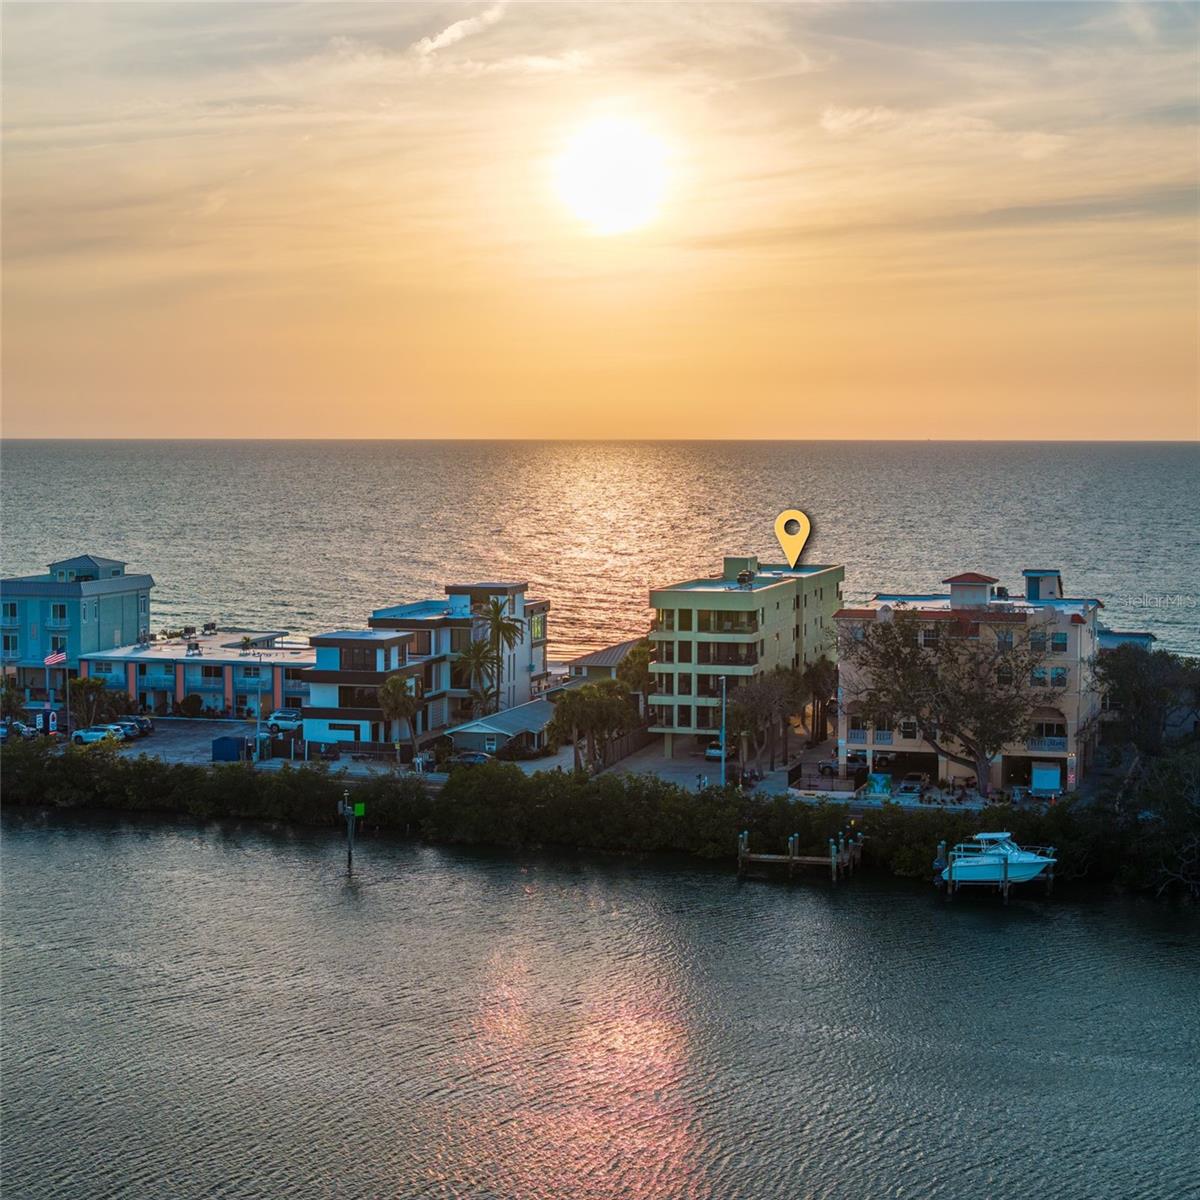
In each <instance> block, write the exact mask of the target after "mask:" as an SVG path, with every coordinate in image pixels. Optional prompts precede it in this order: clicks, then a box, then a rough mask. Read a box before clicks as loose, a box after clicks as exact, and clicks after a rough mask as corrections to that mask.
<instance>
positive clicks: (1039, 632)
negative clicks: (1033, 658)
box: [1029, 629, 1046, 654]
mask: <svg viewBox="0 0 1200 1200" xmlns="http://www.w3.org/2000/svg"><path fill="white" fill-rule="evenodd" d="M1029 648H1030V649H1031V650H1035V651H1037V653H1038V654H1044V653H1045V650H1046V631H1045V630H1044V629H1035V630H1033V632H1032V633H1030V635H1029Z"/></svg>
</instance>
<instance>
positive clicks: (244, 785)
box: [0, 741, 1200, 899]
mask: <svg viewBox="0 0 1200 1200" xmlns="http://www.w3.org/2000/svg"><path fill="white" fill-rule="evenodd" d="M0 769H2V770H3V780H4V790H5V796H6V799H7V800H8V801H9V802H10V803H12V802H18V803H22V804H31V805H45V806H51V807H61V808H82V809H98V810H116V811H122V812H164V813H180V814H185V815H188V816H192V817H197V818H217V817H233V818H243V819H254V820H265V821H287V822H294V823H298V824H307V825H319V826H335V825H336V824H337V822H338V817H337V802H338V800H339V799H340V798H341V795H342V791H343V790H344V789H345V788H346V787H347V786H353V789H354V799H355V801H356V802H364V803H365V804H366V806H367V809H366V812H367V816H366V823H367V825H368V827H370V828H373V829H381V830H394V831H396V832H398V833H401V834H405V833H408V834H411V835H413V836H420V837H422V838H425V839H427V840H429V841H434V842H444V843H457V844H470V845H474V844H489V845H496V846H507V847H533V846H563V847H569V848H571V849H580V850H591V851H603V852H619V853H626V852H632V853H642V852H681V853H685V854H691V855H696V856H699V857H701V858H708V859H728V858H732V856H733V854H734V852H735V845H736V839H737V834H738V832H739V831H740V830H742V829H748V830H750V833H751V842H752V845H753V846H754V847H755V848H756V849H761V850H766V849H775V850H778V851H782V850H783V847H784V845H785V844H786V841H787V838H788V836H789V835H790V834H792V833H798V834H799V835H800V840H801V844H802V846H803V847H804V848H805V850H806V852H808V853H821V852H823V851H824V848H825V846H826V845H827V843H828V839H829V838H830V837H831V836H833V835H835V834H836V833H837V832H838V830H840V829H846V828H849V827H850V818H849V815H848V812H847V810H846V808H845V807H844V806H841V805H835V804H825V805H820V806H815V807H814V806H808V805H800V804H796V803H794V802H792V801H790V800H788V799H787V798H786V797H782V796H759V795H755V794H752V793H751V794H746V795H743V794H742V793H740V792H739V791H737V790H736V789H734V788H728V789H725V790H724V791H722V790H721V789H718V788H709V789H707V790H705V791H703V792H701V793H696V792H690V791H687V790H685V789H683V788H680V787H678V786H676V785H674V784H670V783H666V782H664V781H662V780H660V779H657V778H654V777H652V776H634V775H608V774H605V775H600V776H597V777H595V778H590V779H589V778H587V777H586V776H585V775H583V774H582V773H577V774H564V773H561V772H542V773H539V774H536V775H533V776H527V775H525V774H523V773H522V772H521V770H520V769H519V768H517V767H515V766H513V765H512V764H509V763H494V764H488V765H486V766H481V767H472V768H468V769H464V770H461V771H456V772H455V773H454V774H452V775H451V776H450V779H449V782H447V783H446V785H445V786H444V788H443V789H442V790H441V792H439V793H432V792H430V791H428V790H427V788H426V787H425V785H424V784H423V782H422V781H421V779H420V778H419V777H415V776H400V777H384V778H379V779H373V780H370V781H364V782H355V783H353V784H351V783H350V781H349V780H347V779H345V778H344V777H343V776H341V775H339V774H336V773H333V772H330V771H329V770H328V769H327V768H325V767H324V766H305V767H301V768H298V769H293V768H291V767H287V766H285V767H284V768H283V770H281V771H269V772H268V771H255V770H254V769H253V768H252V767H249V766H245V765H242V764H229V765H217V766H214V767H212V768H207V767H202V766H192V765H180V764H167V763H163V762H160V761H159V760H157V759H153V758H149V757H147V756H145V755H143V756H140V757H136V758H135V757H132V756H128V755H123V754H120V753H117V752H116V751H115V750H113V749H112V748H110V747H107V746H104V745H96V746H89V747H82V748H75V747H71V748H67V749H66V750H65V751H58V750H53V749H51V748H50V747H49V745H48V744H47V743H44V742H38V741H35V742H23V741H17V742H13V743H11V744H9V745H6V746H5V747H4V749H3V751H2V752H0ZM855 828H856V829H857V830H860V831H861V832H863V833H864V834H865V836H866V854H865V859H864V861H865V863H866V865H867V866H868V867H869V868H871V869H874V870H879V871H884V872H888V873H890V874H893V875H898V876H904V877H910V878H918V879H920V878H926V877H927V876H928V875H929V873H930V867H931V862H932V859H933V855H934V852H935V849H936V846H937V843H938V841H939V840H941V839H945V840H946V841H947V842H951V843H953V842H955V841H960V840H963V839H964V838H967V837H970V836H971V835H972V834H974V833H975V832H976V831H977V830H979V829H984V828H1000V829H1011V830H1012V832H1013V834H1014V836H1015V837H1016V839H1017V841H1018V842H1025V843H1029V844H1038V845H1053V846H1056V847H1057V848H1058V857H1059V866H1058V869H1057V877H1058V879H1059V880H1067V881H1070V880H1081V881H1085V882H1087V883H1089V884H1102V885H1115V886H1118V887H1122V888H1129V889H1136V890H1146V891H1157V892H1166V893H1174V894H1185V895H1189V896H1191V897H1192V898H1194V899H1200V749H1198V748H1197V747H1196V746H1194V745H1193V746H1190V747H1187V748H1185V749H1182V750H1178V751H1176V752H1174V753H1172V754H1170V755H1167V756H1164V757H1163V758H1162V759H1160V760H1157V761H1156V763H1155V765H1154V768H1153V770H1152V771H1150V772H1148V773H1147V775H1146V776H1145V777H1144V779H1143V780H1142V782H1141V784H1140V785H1138V786H1137V787H1136V788H1135V789H1134V790H1133V792H1132V793H1130V794H1127V795H1126V796H1124V797H1123V798H1122V799H1120V800H1119V801H1118V800H1115V799H1114V800H1113V801H1111V802H1103V803H1099V804H1096V805H1091V806H1084V805H1081V804H1079V803H1077V802H1072V801H1066V802H1063V803H1061V804H1059V805H1056V806H1055V807H1053V808H1050V809H1049V810H1047V811H1045V812H1024V811H1013V810H1012V809H1009V808H1006V807H996V808H992V809H988V810H986V811H985V812H984V813H983V814H982V815H980V814H977V813H970V812H936V811H931V810H912V809H901V808H899V807H897V806H887V807H885V808H883V809H882V810H873V811H869V812H867V813H866V814H865V815H864V816H862V817H860V818H858V819H857V824H856V826H855Z"/></svg>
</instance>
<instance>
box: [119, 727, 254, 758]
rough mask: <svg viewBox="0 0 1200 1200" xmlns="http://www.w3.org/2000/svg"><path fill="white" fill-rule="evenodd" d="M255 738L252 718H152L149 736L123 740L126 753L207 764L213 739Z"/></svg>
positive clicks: (122, 745) (210, 755)
mask: <svg viewBox="0 0 1200 1200" xmlns="http://www.w3.org/2000/svg"><path fill="white" fill-rule="evenodd" d="M218 737H249V738H253V737H254V722H253V721H203V720H194V721H193V720H188V719H186V718H183V717H155V718H154V732H153V733H152V734H151V735H150V736H149V737H143V738H138V739H137V740H136V741H130V742H122V743H121V749H122V750H123V751H124V752H125V753H126V754H149V755H152V756H153V757H154V758H161V759H162V760H163V761H164V762H178V763H210V762H212V744H213V738H218Z"/></svg>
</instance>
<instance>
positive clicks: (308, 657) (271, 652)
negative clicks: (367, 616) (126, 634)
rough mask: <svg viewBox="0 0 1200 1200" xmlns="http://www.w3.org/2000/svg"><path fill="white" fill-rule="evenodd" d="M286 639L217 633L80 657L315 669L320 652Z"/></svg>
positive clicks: (279, 633) (270, 633)
mask: <svg viewBox="0 0 1200 1200" xmlns="http://www.w3.org/2000/svg"><path fill="white" fill-rule="evenodd" d="M286 636H287V630H267V631H265V632H258V633H255V632H253V631H249V630H247V631H245V632H233V631H232V630H228V629H225V630H218V631H217V632H216V633H202V634H198V635H197V636H196V637H191V638H166V639H163V640H161V641H153V642H147V643H146V644H145V645H140V646H118V647H117V648H116V649H115V650H98V651H96V652H95V653H92V654H86V653H85V654H81V655H80V657H81V658H86V659H88V660H89V661H93V660H108V661H114V660H116V661H120V662H139V663H144V662H175V661H177V660H180V661H186V662H206V663H210V664H212V663H245V664H246V665H248V666H255V665H257V664H258V662H259V661H260V660H261V661H262V662H263V663H264V664H265V663H274V664H281V665H285V666H289V667H307V666H312V665H313V664H314V663H315V662H316V661H317V652H316V651H315V650H314V649H313V648H312V646H310V645H308V644H307V643H306V642H301V641H288V642H285V641H282V640H281V639H283V638H284V637H286ZM245 637H248V638H250V639H251V641H252V643H253V644H252V645H251V648H250V649H248V650H246V649H243V648H242V639H243V638H245ZM189 644H194V645H195V646H196V647H197V649H198V651H199V653H197V652H196V651H195V650H194V651H192V652H191V653H190V654H189V653H188V645H189Z"/></svg>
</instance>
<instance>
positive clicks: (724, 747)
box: [721, 675, 729, 790]
mask: <svg viewBox="0 0 1200 1200" xmlns="http://www.w3.org/2000/svg"><path fill="white" fill-rule="evenodd" d="M728 757H729V743H728V742H727V741H726V740H725V676H724V675H722V676H721V789H722V790H724V788H725V760H726V759H727V758H728Z"/></svg>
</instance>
